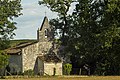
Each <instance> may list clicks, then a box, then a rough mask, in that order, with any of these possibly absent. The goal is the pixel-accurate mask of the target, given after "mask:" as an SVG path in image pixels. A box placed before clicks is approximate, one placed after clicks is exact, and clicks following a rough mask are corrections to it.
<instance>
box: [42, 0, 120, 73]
mask: <svg viewBox="0 0 120 80" xmlns="http://www.w3.org/2000/svg"><path fill="white" fill-rule="evenodd" d="M73 2H76V3H75V4H76V5H75V9H74V11H73V12H72V14H71V15H67V11H68V9H69V8H70V5H71V3H73ZM40 4H45V5H46V6H47V7H48V8H50V10H51V11H54V12H58V14H59V15H58V18H56V19H52V20H51V24H52V25H54V26H55V29H56V30H57V29H60V32H61V33H62V36H61V37H60V41H61V42H63V43H64V44H66V45H64V46H66V49H65V52H64V56H66V58H67V59H68V55H69V59H70V61H71V64H72V67H73V68H81V69H86V70H89V71H90V74H92V75H93V74H97V75H119V74H120V59H119V57H120V50H119V48H120V45H119V42H120V5H119V4H120V1H119V0H60V1H59V0H43V1H42V2H41V3H40ZM68 7H69V8H68ZM86 67H87V68H86ZM76 72H78V73H76V74H79V70H77V71H76ZM73 74H75V70H74V69H73Z"/></svg>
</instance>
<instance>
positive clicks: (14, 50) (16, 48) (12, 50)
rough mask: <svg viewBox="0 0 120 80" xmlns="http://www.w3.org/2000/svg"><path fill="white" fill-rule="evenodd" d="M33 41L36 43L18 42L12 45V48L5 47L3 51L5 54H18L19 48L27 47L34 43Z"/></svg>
mask: <svg viewBox="0 0 120 80" xmlns="http://www.w3.org/2000/svg"><path fill="white" fill-rule="evenodd" d="M35 43H37V42H25V43H20V44H18V45H16V46H14V47H12V48H8V49H6V50H5V52H6V53H7V54H10V55H12V54H18V53H20V52H21V49H22V48H24V47H27V46H29V45H32V44H35Z"/></svg>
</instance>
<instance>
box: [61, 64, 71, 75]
mask: <svg viewBox="0 0 120 80" xmlns="http://www.w3.org/2000/svg"><path fill="white" fill-rule="evenodd" d="M63 71H64V74H65V75H70V72H71V71H72V64H69V63H67V64H65V65H64V66H63Z"/></svg>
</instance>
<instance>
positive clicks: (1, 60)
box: [0, 51, 9, 69]
mask: <svg viewBox="0 0 120 80" xmlns="http://www.w3.org/2000/svg"><path fill="white" fill-rule="evenodd" d="M8 57H9V56H7V55H6V54H5V53H4V52H3V51H0V69H2V68H4V67H5V66H6V65H7V64H8Z"/></svg>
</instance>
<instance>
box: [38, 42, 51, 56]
mask: <svg viewBox="0 0 120 80" xmlns="http://www.w3.org/2000/svg"><path fill="white" fill-rule="evenodd" d="M51 47H52V42H39V47H38V49H39V55H43V54H47V53H48V52H49V50H50V48H51Z"/></svg>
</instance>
